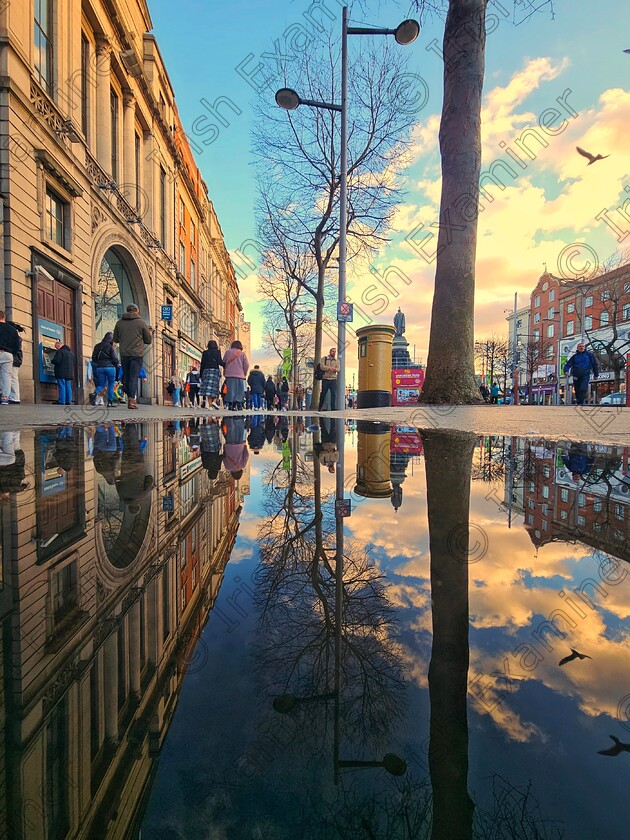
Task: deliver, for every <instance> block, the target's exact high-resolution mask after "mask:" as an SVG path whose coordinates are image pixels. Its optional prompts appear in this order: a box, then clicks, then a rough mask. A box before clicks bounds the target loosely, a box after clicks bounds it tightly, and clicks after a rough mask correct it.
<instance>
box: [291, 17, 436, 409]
mask: <svg viewBox="0 0 630 840" xmlns="http://www.w3.org/2000/svg"><path fill="white" fill-rule="evenodd" d="M419 34H420V24H419V23H418V21H416V20H411V19H409V20H404V21H403V22H402V23H400V24H399V25H398V26H397V27H396V28H395V29H384V28H370V27H364V26H358V27H357V26H348V7H347V6H344V7H343V9H342V12H341V105H335V104H332V103H328V102H317V101H314V100H311V99H302V98H301V97H300V95H299V94H298V93H297V92H296V91H294V90H293V89H292V88H281V89H280V90H279V91H277V93H276V102H277V104H278V105H279V106H280V107H281V108H284V109H285V110H287V111H294V110H295V109H296V108H297V107H298V106H299V105H310V106H311V107H312V108H324V109H326V110H328V111H339V112H340V114H341V173H340V178H339V192H340V195H339V287H338V288H339V291H338V303H345V300H346V233H347V231H346V228H347V223H348V35H393V36H394V38H395V39H396V42H397V43H398V44H401V45H402V46H406V45H407V44H411V43H413V41H415V40H416V38H417V37H418V35H419ZM345 348H346V322H345V321H343V320H340V318H339V315H338V317H337V357H338V359H339V374H338V376H337V407H338V408H341V409H344V408H345V396H346V355H345Z"/></svg>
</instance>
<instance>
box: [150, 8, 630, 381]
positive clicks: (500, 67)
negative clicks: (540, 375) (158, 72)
mask: <svg viewBox="0 0 630 840" xmlns="http://www.w3.org/2000/svg"><path fill="white" fill-rule="evenodd" d="M536 2H538V0H534V3H536ZM322 5H324V6H325V7H326V9H328V10H329V14H330V15H333V14H334V15H335V20H334V21H331V22H330V25H331V27H332V31H333V33H337V32H338V31H339V26H340V23H339V21H340V5H339V3H338V2H337V0H323V3H322ZM529 5H530V8H531V4H529ZM540 5H541V8H540V9H539V10H538V11H534V13H533V14H532V13H530V12H529V11H528V12H527V13H525V10H524V4H523V3H514V2H513V0H491V2H490V4H489V6H488V19H487V30H488V37H487V46H486V73H485V83H484V93H483V113H482V144H483V164H482V173H483V172H485V171H487V170H488V169H489V167H493V169H492V172H493V173H494V174H495V176H497V177H498V178H499V179H501V181H502V183H501V184H500V185H496V184H495V185H493V184H492V183H490V182H489V181H488V180H486V181H485V182H483V181H482V183H485V185H486V186H485V192H483V193H482V195H483V200H482V202H481V208H482V209H481V213H480V215H479V229H478V243H477V271H476V305H475V327H476V335H477V337H478V338H483V337H487V336H489V335H491V334H492V333H495V334H497V335H500V336H505V337H507V324H506V322H505V316H506V312H505V310H511V309H512V307H513V304H514V294H515V293H518V305H519V306H523V305H525V304H526V303H528V298H529V292H530V291H531V289H532V288H533V287H534V285H535V284H536V282H537V280H538V278H539V277H540V275H541V274H542V273H543V270H544V267H545V266H546V267H547V269H548V271H549V272H550V273H552V274H555V275H556V276H560V277H564V278H566V279H570V278H572V277H576V276H587V277H588V276H591V274H592V273H593V272H594V271H596V270H597V267H598V265H600V264H601V263H602V262H604V261H605V260H606V259H607V258H608V257H609V256H610V255H611V254H613V253H614V252H615V251H618V250H623V249H625V248H628V247H629V246H630V144H628V141H627V126H628V124H629V123H630V54H624V52H623V50H624V49H630V27H629V26H628V24H629V23H630V6H629V5H628V3H627V0H601V2H600V3H598V4H597V7H596V10H595V9H594V7H593V5H592V4H590V3H575V2H570V0H554V3H553V10H551V8H550V5H549V4H548V3H543V2H542V0H540ZM311 6H312V0H308V2H303V0H294V2H285V3H278V4H272V3H263V2H255V0H232V2H230V3H221V4H219V3H212V4H209V3H207V2H206V1H205V0H180V2H179V3H177V4H173V3H172V2H171V0H150V2H149V7H150V12H151V16H152V20H153V24H154V30H153V32H154V34H155V35H156V37H157V40H158V44H159V46H160V49H161V51H162V54H163V56H164V59H165V62H166V66H167V69H168V73H169V76H170V79H171V82H172V84H173V87H174V89H175V96H176V102H177V106H178V109H179V113H180V117H181V119H182V122H183V125H184V129H185V130H186V131H187V132H188V133H192V127H193V125H194V124H195V120H196V119H197V118H199V117H200V116H202V115H203V116H206V117H208V119H209V120H211V121H212V120H214V122H215V124H216V126H217V129H218V130H217V131H210V129H208V132H207V136H206V135H204V136H203V137H202V136H199V137H197V138H195V139H196V143H197V149H196V155H195V156H196V159H197V163H198V165H199V168H200V170H201V172H202V175H203V177H204V179H205V181H206V183H207V185H208V189H209V194H210V198H211V200H212V201H213V203H214V206H215V208H216V210H217V213H218V217H219V221H220V223H221V227H222V230H223V233H224V236H225V240H226V244H227V247H228V249H229V250H230V253H231V255H232V259H233V262H234V264H235V267H236V269H237V275H238V277H239V287H240V292H241V301H242V303H243V305H244V310H245V316H246V318H247V319H248V320H250V321H251V322H252V356H253V360H254V361H256V362H258V361H260V362H261V363H262V362H264V360H265V359H266V358H270V357H268V356H265V352H266V351H265V349H264V347H263V342H262V320H261V318H260V296H259V294H258V290H257V281H256V273H255V267H252V264H251V255H252V254H253V253H254V251H253V249H252V246H251V242H252V240H254V239H255V238H256V227H255V220H254V202H255V199H256V183H255V180H254V173H253V166H252V160H253V157H252V154H251V148H250V146H251V137H250V127H251V119H252V108H253V104H254V102H255V101H256V99H257V97H258V96H259V95H260V96H268V97H269V99H270V100H272V98H273V94H274V92H275V89H276V87H279V86H281V85H276V84H275V83H274V81H273V79H272V81H271V82H270V83H269V85H268V87H267V88H265V89H263V90H262V91H259V92H258V93H257V92H256V90H255V87H256V86H257V80H258V79H260V78H261V77H260V75H256V74H255V70H256V68H257V67H258V66H259V65H262V70H261V71H259V73H265V74H267V76H269V75H271V74H272V71H273V70H274V68H275V67H276V60H275V58H274V56H277V55H279V54H286V53H287V50H288V48H287V43H288V41H287V37H285V33H287V32H288V31H289V32H291V33H293V36H291V37H295V33H296V32H302V33H303V32H309V31H311V32H312V29H313V25H312V23H311V22H309V17H308V15H306V14H305V13H306V12H307V11H308V9H309V8H310V7H311ZM410 16H414V11H413V4H412V5H409V4H407V3H405V2H404V0H402V2H399V3H397V2H394V0H382V1H381V2H379V0H363V3H362V4H361V5H357V4H356V3H355V4H354V8H351V10H350V19H351V23H352V24H353V25H360V24H362V23H370V24H372V25H379V26H388V27H391V26H395V25H396V23H398V22H399V21H400V20H403V19H404V18H406V17H410ZM314 19H318V20H324V21H326V20H327V19H326V17H325V16H324V15H323V14H322V13H321V11H320V13H319V14H318V15H317V16H315V18H314ZM422 24H423V25H422V30H421V33H420V36H419V38H418V40H417V41H416V42H415V44H414V45H412V46H411V47H407V48H404V49H406V50H409V58H410V69H411V72H413V73H414V74H416V75H417V76H418V77H420V79H419V81H418V85H419V88H420V89H421V90H423V91H425V93H426V95H425V96H423V98H422V102H421V103H420V104H421V107H420V108H419V111H418V114H417V124H416V126H415V128H414V129H413V134H412V151H411V155H410V159H409V166H408V168H407V169H406V171H405V173H404V178H403V190H402V191H401V194H400V200H399V204H398V206H397V209H396V212H395V216H394V224H393V228H392V230H391V232H390V238H389V241H388V242H386V243H384V245H383V246H382V248H381V249H380V250H379V252H378V254H376V256H375V257H374V258H373V259H372V264H371V265H370V266H366V265H361V266H356V267H355V270H354V271H353V270H352V267H351V268H350V270H349V277H348V292H349V299H351V300H353V301H355V305H356V307H358V311H355V321H354V324H353V327H354V328H355V329H356V328H358V327H360V326H364V325H365V324H366V323H389V324H391V323H392V319H393V316H394V314H395V312H396V309H397V308H398V306H400V307H401V308H402V310H403V311H404V313H405V315H406V334H405V335H406V338H407V339H408V341H409V343H410V351H411V353H412V355H413V353H414V350H415V354H416V359H417V360H418V361H423V362H424V361H426V352H427V347H428V338H429V326H430V323H429V321H430V311H431V301H432V295H433V282H434V275H435V260H434V251H435V245H434V244H433V243H434V242H435V237H433V239H432V238H431V224H432V223H434V222H435V221H437V219H438V214H439V196H440V158H439V149H438V130H439V122H440V112H441V100H442V61H441V59H440V57H439V48H440V44H441V41H442V35H443V19H440V17H439V16H435V15H434V16H433V17H430V18H428V19H427V20H426V21H424V20H423V21H422ZM351 42H352V39H351ZM401 49H403V48H401ZM349 61H350V72H352V43H351V45H350V59H349ZM252 74H253V75H252ZM213 106H215V110H214V116H212V117H210V116H209V113H212V111H211V110H210V109H212V107H213ZM217 111H218V114H219V117H218V119H217V116H216V114H217ZM204 125H207V123H205V124H204ZM526 129H533V130H534V131H529V132H528V133H527V134H526V135H523V132H524V131H525V130H526ZM576 146H580V147H582V148H584V149H586V150H587V151H589V152H591V153H593V154H601V155H610V157H608V158H606V159H605V160H601V161H598V162H597V163H596V164H594V165H592V166H589V165H588V162H587V160H586V159H585V158H583V157H581V156H580V155H579V154H578V153H577V152H576V149H575V147H576ZM624 202H625V206H624ZM425 237H426V238H425ZM248 243H249V245H248ZM248 263H249V264H248ZM390 269H393V272H391V271H389V270H390ZM370 272H371V273H370ZM375 276H376V277H377V278H378V277H381V278H383V277H384V278H385V279H386V280H387V279H389V280H390V282H389V283H388V284H387V286H384V285H383V286H381V285H380V280H379V279H377V280H376V281H374V279H373V278H374V277H375ZM366 277H369V278H370V280H366ZM392 278H394V279H393V280H392ZM374 282H376V283H377V285H379V293H378V295H377V294H376V293H372V294H371V295H366V289H367V286H369V285H370V284H371V283H374ZM387 287H389V290H387ZM392 289H393V291H392ZM375 299H376V300H377V302H374V301H375ZM351 335H352V333H351ZM351 360H352V361H351ZM353 364H354V352H353V351H352V350H351V351H350V353H349V359H348V367H349V369H350V370H352V366H353Z"/></svg>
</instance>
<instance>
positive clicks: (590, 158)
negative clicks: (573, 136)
mask: <svg viewBox="0 0 630 840" xmlns="http://www.w3.org/2000/svg"><path fill="white" fill-rule="evenodd" d="M575 148H576V151H577V152H578V154H580V155H582V157H585V158H587V160H588V164H587V166H590V165H591V164H592V163H596V161H598V160H605V159H606V158H607V157H610V155H592V154H591V153H590V152H587V151H585V150H584V149H580V147H579V146H576V147H575Z"/></svg>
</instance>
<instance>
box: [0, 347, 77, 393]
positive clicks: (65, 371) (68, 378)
mask: <svg viewBox="0 0 630 840" xmlns="http://www.w3.org/2000/svg"><path fill="white" fill-rule="evenodd" d="M55 350H56V351H57V352H56V353H55V355H54V356H53V357H52V359H51V362H52V366H53V369H54V371H55V379H56V380H57V388H58V389H59V399H58V400H57V403H56V405H72V380H73V379H74V353H73V352H72V350H71V349H70V348H69V347H68V345H67V344H62V343H61V342H60V341H55ZM0 355H1V354H0ZM0 363H1V362H0ZM11 364H13V362H11ZM2 390H3V391H4V386H3V389H2ZM2 401H3V403H4V394H3V396H2Z"/></svg>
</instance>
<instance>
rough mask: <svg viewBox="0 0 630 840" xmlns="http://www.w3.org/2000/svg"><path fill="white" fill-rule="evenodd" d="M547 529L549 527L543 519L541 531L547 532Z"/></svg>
mask: <svg viewBox="0 0 630 840" xmlns="http://www.w3.org/2000/svg"><path fill="white" fill-rule="evenodd" d="M548 528H549V526H548V525H547V520H546V519H543V521H542V529H543V531H547V530H548Z"/></svg>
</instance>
